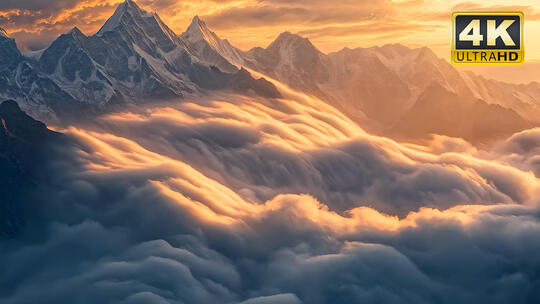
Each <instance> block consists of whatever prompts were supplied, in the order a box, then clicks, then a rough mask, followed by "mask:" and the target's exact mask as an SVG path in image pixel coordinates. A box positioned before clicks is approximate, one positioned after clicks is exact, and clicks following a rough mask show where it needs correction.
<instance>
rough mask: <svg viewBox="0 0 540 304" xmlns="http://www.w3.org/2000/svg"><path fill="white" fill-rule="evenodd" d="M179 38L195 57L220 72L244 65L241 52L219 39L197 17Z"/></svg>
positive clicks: (231, 70)
mask: <svg viewBox="0 0 540 304" xmlns="http://www.w3.org/2000/svg"><path fill="white" fill-rule="evenodd" d="M181 37H182V39H184V40H185V41H186V43H188V44H189V47H190V51H191V52H192V53H193V54H194V55H195V57H197V58H198V59H199V60H201V61H202V62H204V63H207V64H210V65H214V66H216V67H218V68H219V69H221V70H222V71H225V72H234V71H236V70H237V68H236V67H235V66H234V65H239V66H241V65H243V63H244V60H243V56H242V52H241V51H240V50H238V49H236V48H235V47H234V46H232V45H231V44H230V43H229V42H228V41H227V40H222V39H220V38H219V37H218V36H217V35H216V34H215V33H214V32H212V31H211V30H210V29H209V28H208V26H207V25H206V23H205V22H204V21H203V20H201V19H200V18H199V16H195V17H193V20H192V21H191V24H190V25H189V27H188V28H187V30H186V31H185V32H184V33H183V34H182V35H181ZM231 63H232V64H231ZM233 64H234V65H233Z"/></svg>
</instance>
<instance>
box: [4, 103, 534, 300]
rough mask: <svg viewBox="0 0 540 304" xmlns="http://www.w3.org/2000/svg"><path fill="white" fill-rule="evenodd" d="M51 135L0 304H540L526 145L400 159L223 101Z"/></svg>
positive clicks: (306, 122)
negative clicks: (62, 139) (62, 141)
mask: <svg viewBox="0 0 540 304" xmlns="http://www.w3.org/2000/svg"><path fill="white" fill-rule="evenodd" d="M59 130H60V131H61V132H63V133H64V134H66V136H67V137H68V138H69V140H70V142H71V144H70V145H66V146H59V147H56V148H55V155H56V156H55V157H51V158H50V162H48V163H46V164H43V176H46V178H45V179H44V181H42V182H41V184H40V185H39V186H37V187H36V189H35V191H32V192H31V193H29V194H28V197H27V199H26V200H25V202H24V203H23V204H24V208H25V210H26V211H27V221H26V222H27V224H26V226H25V228H24V230H23V231H21V233H20V234H19V235H18V236H17V237H16V238H13V239H9V240H2V241H0V302H1V303H6V304H8V303H10V304H11V303H145V304H147V303H244V304H247V303H250V304H254V303H259V304H262V303H537V302H540V293H539V292H538V291H539V290H540V255H539V254H538V253H539V252H540V192H539V191H540V188H539V185H540V183H539V180H538V177H539V174H540V158H539V156H538V155H539V153H540V129H533V130H528V131H524V132H521V133H518V134H515V135H514V136H512V137H511V138H509V139H507V140H505V141H502V142H500V143H499V144H497V145H496V146H494V147H491V148H489V149H477V148H475V147H473V146H472V145H470V144H468V143H467V142H465V141H463V140H461V139H454V138H448V137H443V136H433V137H432V139H431V140H429V141H426V142H425V143H422V144H400V143H396V142H394V141H392V140H389V139H386V138H382V137H375V136H371V135H369V134H367V133H365V132H364V131H363V130H362V129H361V128H359V127H358V126H357V125H355V124H354V123H353V122H351V121H350V120H348V119H347V118H346V117H344V116H343V115H342V114H340V113H339V112H337V111H336V110H335V109H333V108H330V107H329V106H326V105H324V104H322V103H320V102H317V101H316V100H311V99H309V98H304V99H298V98H297V99H280V100H265V99H258V98H254V97H242V96H232V95H226V94H223V95H216V96H213V97H212V98H207V99H204V100H197V101H189V100H188V101H184V102H181V103H180V102H177V103H169V104H160V105H153V106H149V107H145V108H137V109H130V110H129V111H126V112H123V113H114V114H109V115H105V116H103V117H101V118H99V119H98V120H96V121H93V122H81V124H80V125H77V126H65V127H62V128H60V127H59Z"/></svg>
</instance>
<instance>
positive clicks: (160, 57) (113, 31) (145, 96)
mask: <svg viewBox="0 0 540 304" xmlns="http://www.w3.org/2000/svg"><path fill="white" fill-rule="evenodd" d="M3 33H4V34H3V35H2V36H0V55H2V56H0V57H1V58H2V59H0V97H3V98H11V99H14V100H17V101H18V102H19V103H20V104H21V106H22V107H23V108H24V109H25V110H26V111H28V112H29V113H31V114H32V115H33V116H34V117H37V118H41V119H45V120H49V119H51V118H53V117H60V118H69V117H73V116H75V115H76V114H78V113H80V112H85V111H88V110H96V109H103V108H104V107H107V106H113V105H118V104H123V103H140V102H145V101H148V100H163V99H171V98H184V97H186V96H200V95H201V94H204V93H205V92H206V91H208V90H232V91H235V92H239V93H254V94H259V93H260V94H261V95H264V96H269V97H279V96H280V95H279V92H278V91H277V89H275V88H274V87H273V86H272V85H271V84H270V83H268V82H266V81H265V80H258V81H256V80H255V79H254V78H253V77H252V76H251V75H250V74H249V73H247V74H246V73H245V71H240V70H239V69H237V68H235V67H234V66H233V65H229V68H224V67H223V66H221V69H220V67H219V65H217V66H216V62H207V61H205V60H200V59H199V57H200V55H201V54H199V53H198V52H197V47H196V45H191V46H188V43H190V42H189V41H185V40H184V38H182V37H180V36H177V35H176V34H175V33H174V32H173V31H172V30H171V29H170V28H169V27H168V26H167V25H165V24H164V23H163V21H162V20H161V19H160V18H159V16H158V15H157V14H156V13H148V12H146V11H145V10H143V9H141V8H140V7H139V6H137V4H136V3H134V2H133V1H131V0H127V1H125V2H124V3H122V4H120V5H119V6H118V8H117V9H116V11H115V13H114V14H113V16H112V17H111V18H109V19H108V20H107V22H106V23H105V24H104V25H103V27H102V28H101V29H100V30H99V31H98V32H97V33H96V34H95V35H92V36H86V35H85V34H83V33H82V32H81V31H80V30H79V29H78V28H74V29H73V30H71V31H70V32H69V33H66V34H64V35H61V36H60V37H58V38H57V39H56V40H55V41H53V42H52V43H51V45H50V46H48V47H47V48H46V49H44V50H42V51H40V52H34V53H31V54H26V56H24V55H23V54H21V53H20V51H19V50H18V49H17V47H16V45H15V42H14V40H13V39H10V38H9V37H8V36H7V34H5V32H3ZM235 81H241V83H235Z"/></svg>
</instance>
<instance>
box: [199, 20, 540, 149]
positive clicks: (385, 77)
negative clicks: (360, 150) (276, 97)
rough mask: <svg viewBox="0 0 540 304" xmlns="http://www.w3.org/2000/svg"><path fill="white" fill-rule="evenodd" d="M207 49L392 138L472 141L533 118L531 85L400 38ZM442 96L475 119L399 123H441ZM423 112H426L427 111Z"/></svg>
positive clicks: (290, 39) (535, 95) (535, 86)
mask: <svg viewBox="0 0 540 304" xmlns="http://www.w3.org/2000/svg"><path fill="white" fill-rule="evenodd" d="M206 31H210V30H209V29H206ZM210 32H211V31H210ZM208 45H210V46H211V45H212V44H211V43H208ZM213 50H214V51H215V52H216V53H219V54H220V56H221V57H223V58H228V59H229V62H234V63H235V64H236V65H238V66H246V67H248V68H250V69H253V70H255V71H258V72H260V73H261V74H263V75H267V76H268V77H271V78H274V79H276V80H279V81H281V82H283V83H285V84H287V85H288V86H290V87H292V88H293V89H297V90H300V91H302V92H305V93H308V94H311V95H313V96H316V97H318V98H320V99H321V100H323V101H326V102H327V103H329V104H331V105H333V106H334V107H336V108H338V109H339V110H341V111H342V112H343V113H344V114H346V115H348V116H349V117H351V118H352V119H354V120H356V121H357V122H358V123H360V124H361V125H362V127H364V128H366V129H367V130H369V131H371V132H375V133H379V134H385V135H388V136H393V137H396V138H400V139H410V138H417V137H419V136H427V135H429V134H431V133H437V132H443V130H446V131H444V132H446V134H445V135H453V136H463V137H465V138H468V139H470V140H473V141H476V140H480V139H481V137H482V135H486V134H487V133H486V131H485V130H487V129H493V130H496V132H495V131H494V134H496V135H497V136H501V137H502V136H506V135H510V134H512V133H513V132H515V131H519V130H522V129H523V128H527V127H531V126H534V125H538V124H539V123H540V119H539V118H538V117H540V116H539V115H538V114H540V84H539V83H537V82H533V83H530V84H527V85H515V84H508V83H503V82H500V81H495V80H488V79H485V78H483V77H482V76H479V75H476V74H474V73H472V72H460V71H458V70H456V69H455V68H454V67H453V66H452V65H451V64H449V63H448V62H446V61H445V60H444V59H442V58H439V57H437V56H436V55H435V54H434V53H433V52H432V51H431V50H430V49H429V48H427V47H421V48H416V49H411V48H408V47H405V46H403V45H400V44H388V45H384V46H381V47H369V48H356V49H349V48H344V49H342V50H340V51H338V52H333V53H329V54H325V53H323V52H321V51H320V50H318V49H317V47H316V46H314V45H313V44H312V43H311V42H310V41H309V39H307V38H303V37H301V36H298V35H296V34H292V33H290V32H284V33H281V34H280V35H279V36H278V37H277V38H276V39H275V40H274V41H273V42H272V43H270V45H269V46H268V47H266V48H261V47H255V48H253V49H251V50H249V51H245V52H243V51H240V50H238V49H236V51H235V54H240V55H241V56H242V58H241V59H237V58H236V56H235V58H230V57H229V55H228V54H229V53H230V51H228V52H220V50H219V49H218V48H214V49H213ZM434 86H435V87H437V86H438V87H440V88H439V91H440V92H441V94H442V95H441V97H440V98H439V97H436V96H433V94H430V92H429V90H432V89H433V87H434ZM448 94H450V96H452V98H454V99H456V100H455V102H456V107H455V108H456V109H461V110H465V109H469V110H471V111H473V110H474V112H475V113H476V114H475V115H468V116H467V115H464V116H465V117H468V118H469V119H478V120H479V121H478V122H473V121H465V120H463V119H460V120H456V124H461V125H457V126H455V128H454V130H460V132H457V133H456V132H453V131H452V132H450V129H449V128H447V127H443V126H442V125H441V126H437V125H435V126H432V124H426V125H425V127H424V130H419V129H417V128H416V129H415V128H401V129H400V126H404V125H407V124H411V125H415V126H416V127H418V125H417V123H416V122H415V121H414V118H415V115H421V114H420V113H422V115H428V116H429V117H431V119H432V120H433V121H435V123H436V124H437V122H441V123H442V121H444V117H441V116H444V115H445V111H444V110H443V108H445V106H446V105H447V104H448V103H447V102H445V101H444V100H443V99H444V96H447V95H448ZM428 98H431V99H433V100H432V103H433V105H432V106H429V107H426V106H425V103H426V99H428ZM463 102H465V103H466V104H463ZM437 106H438V107H439V108H438V107H437ZM419 109H422V111H420V110H419ZM427 110H431V112H430V113H427V112H426V111H427ZM482 111H485V112H486V113H485V114H486V116H490V117H498V118H499V119H504V118H505V117H508V121H509V122H511V123H508V124H506V123H503V124H499V123H498V122H497V121H496V120H493V121H489V120H486V119H479V118H481V117H482V114H483V113H482ZM477 112H479V113H477ZM418 118H420V119H423V117H418ZM473 126H474V127H473ZM413 129H414V132H413ZM394 130H401V131H399V132H397V131H396V132H393V131H394ZM403 130H410V131H411V133H410V134H407V133H406V132H404V131H403ZM444 132H443V134H444ZM488 137H490V138H492V139H493V137H492V136H488Z"/></svg>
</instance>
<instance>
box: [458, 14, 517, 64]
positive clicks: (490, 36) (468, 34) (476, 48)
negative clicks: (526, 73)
mask: <svg viewBox="0 0 540 304" xmlns="http://www.w3.org/2000/svg"><path fill="white" fill-rule="evenodd" d="M523 61H524V49H523V13H522V12H478V11H474V12H455V13H454V14H452V62H453V63H455V64H519V63H523Z"/></svg>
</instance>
